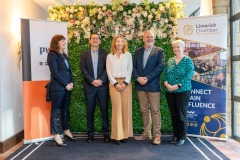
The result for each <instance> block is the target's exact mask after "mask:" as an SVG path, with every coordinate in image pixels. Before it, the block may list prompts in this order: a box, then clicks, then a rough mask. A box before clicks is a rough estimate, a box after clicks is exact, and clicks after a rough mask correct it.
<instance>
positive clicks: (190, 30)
mask: <svg viewBox="0 0 240 160" xmlns="http://www.w3.org/2000/svg"><path fill="white" fill-rule="evenodd" d="M183 33H184V34H185V35H191V34H192V33H193V26H192V25H186V26H184V27H183Z"/></svg>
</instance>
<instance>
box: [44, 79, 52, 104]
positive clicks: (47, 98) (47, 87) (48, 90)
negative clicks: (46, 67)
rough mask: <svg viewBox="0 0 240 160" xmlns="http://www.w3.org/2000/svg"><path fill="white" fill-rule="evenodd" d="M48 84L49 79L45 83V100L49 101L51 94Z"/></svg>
mask: <svg viewBox="0 0 240 160" xmlns="http://www.w3.org/2000/svg"><path fill="white" fill-rule="evenodd" d="M50 84H51V79H50V81H49V82H48V83H47V84H46V86H45V88H46V101H47V102H50V101H51V96H50Z"/></svg>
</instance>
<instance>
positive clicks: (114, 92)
mask: <svg viewBox="0 0 240 160" xmlns="http://www.w3.org/2000/svg"><path fill="white" fill-rule="evenodd" d="M106 68H107V75H108V79H109V81H110V84H109V89H110V97H111V102H112V127H111V139H112V140H113V142H114V144H116V145H120V142H122V143H126V142H127V139H128V138H129V137H132V136H133V128H132V83H131V75H132V70H133V64H132V55H131V53H129V52H128V44H127V42H126V40H125V39H124V38H123V37H122V36H117V37H115V38H114V39H113V41H112V45H111V50H110V54H109V55H108V56H107V62H106Z"/></svg>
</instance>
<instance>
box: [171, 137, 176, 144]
mask: <svg viewBox="0 0 240 160" xmlns="http://www.w3.org/2000/svg"><path fill="white" fill-rule="evenodd" d="M169 143H171V144H176V143H177V138H176V137H173V139H172V140H171V141H170V142H169Z"/></svg>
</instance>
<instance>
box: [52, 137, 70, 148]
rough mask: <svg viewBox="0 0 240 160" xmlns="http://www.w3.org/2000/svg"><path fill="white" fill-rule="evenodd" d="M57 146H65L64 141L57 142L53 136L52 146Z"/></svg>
mask: <svg viewBox="0 0 240 160" xmlns="http://www.w3.org/2000/svg"><path fill="white" fill-rule="evenodd" d="M56 145H57V146H59V147H67V144H66V143H63V142H62V143H58V142H57V141H56V140H55V139H54V138H53V146H56Z"/></svg>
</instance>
